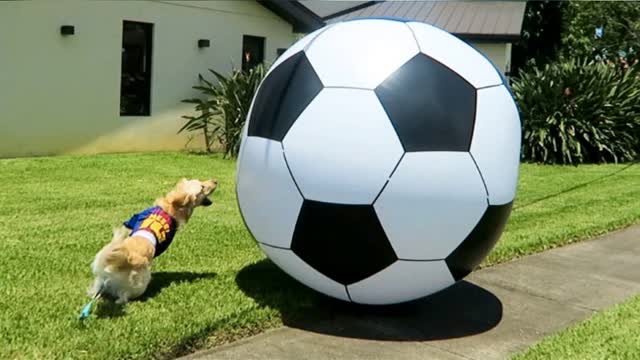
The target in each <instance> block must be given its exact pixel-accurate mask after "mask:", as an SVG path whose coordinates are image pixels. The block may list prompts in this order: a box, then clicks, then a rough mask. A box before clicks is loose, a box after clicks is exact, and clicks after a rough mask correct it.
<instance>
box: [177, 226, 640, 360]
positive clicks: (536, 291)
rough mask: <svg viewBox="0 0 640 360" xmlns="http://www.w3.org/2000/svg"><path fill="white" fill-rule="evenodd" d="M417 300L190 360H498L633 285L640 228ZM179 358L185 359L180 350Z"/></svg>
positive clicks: (494, 270) (639, 280) (354, 312)
mask: <svg viewBox="0 0 640 360" xmlns="http://www.w3.org/2000/svg"><path fill="white" fill-rule="evenodd" d="M467 280H468V282H467V281H465V282H461V283H459V284H457V285H455V286H453V287H451V288H450V289H448V290H446V291H444V292H442V293H440V294H437V295H435V296H433V297H430V298H427V299H425V300H421V301H417V302H414V303H410V304H405V305H404V306H397V307H391V308H382V309H380V308H369V307H364V308H363V307H355V306H352V305H345V306H344V307H343V309H342V310H339V311H338V314H337V315H336V317H335V319H332V320H330V321H326V322H321V323H315V324H304V323H294V324H287V325H288V326H286V327H283V328H280V329H275V330H272V331H269V332H266V333H264V334H261V335H258V336H255V337H252V338H249V339H245V340H242V341H239V342H236V343H233V344H230V345H227V346H223V347H219V348H215V349H212V350H207V351H203V352H199V353H196V354H193V355H191V356H188V357H187V358H188V359H198V360H205V359H207V360H214V359H216V360H217V359H237V360H240V359H242V360H249V359H261V360H262V359H309V360H315V359H341V360H346V359H394V360H395V359H443V360H460V359H477V360H489V359H505V358H508V357H509V355H510V354H513V353H516V352H518V351H521V350H523V349H525V348H527V347H528V346H529V345H531V344H533V343H535V342H537V341H539V340H540V339H541V338H542V337H543V336H545V335H548V334H551V333H554V332H556V331H558V330H561V329H563V328H566V327H567V326H569V325H571V324H573V323H576V322H578V321H581V320H583V319H586V318H588V317H589V316H591V315H592V313H593V312H594V311H596V310H599V309H603V308H607V307H610V306H612V305H614V304H616V303H619V302H621V301H623V300H625V299H627V298H628V297H630V296H632V295H634V294H638V293H640V226H635V227H631V228H628V229H626V230H622V231H619V232H615V233H612V234H609V235H607V236H604V237H602V238H599V239H595V240H591V241H585V242H581V243H578V244H574V245H569V246H566V247H563V248H559V249H554V250H550V251H547V252H544V253H542V254H537V255H532V256H529V257H526V258H523V259H521V260H517V261H514V262H511V263H506V264H502V265H497V266H494V267H491V268H487V269H484V270H480V271H477V272H475V273H473V274H472V275H471V276H469V277H468V279H467ZM185 359H186V358H185Z"/></svg>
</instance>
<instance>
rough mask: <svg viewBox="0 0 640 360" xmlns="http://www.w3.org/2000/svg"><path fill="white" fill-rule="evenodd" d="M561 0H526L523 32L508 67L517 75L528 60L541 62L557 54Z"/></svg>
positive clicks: (544, 62)
mask: <svg viewBox="0 0 640 360" xmlns="http://www.w3.org/2000/svg"><path fill="white" fill-rule="evenodd" d="M567 5H568V3H567V2H564V1H528V2H527V7H526V10H525V14H524V19H523V24H522V36H521V38H520V40H519V41H518V42H516V43H515V44H513V52H512V58H511V68H512V69H513V73H514V74H515V75H517V74H518V73H519V71H520V69H521V68H522V67H523V66H524V65H525V64H526V63H527V62H529V61H535V63H536V64H538V65H540V66H544V65H545V64H547V63H549V62H550V61H553V60H554V59H555V58H556V57H557V53H558V51H559V49H560V40H561V35H562V30H563V20H564V16H563V15H564V10H565V9H566V7H567Z"/></svg>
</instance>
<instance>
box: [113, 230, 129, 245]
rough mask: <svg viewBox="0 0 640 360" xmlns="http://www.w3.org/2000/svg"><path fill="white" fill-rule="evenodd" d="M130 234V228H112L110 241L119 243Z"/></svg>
mask: <svg viewBox="0 0 640 360" xmlns="http://www.w3.org/2000/svg"><path fill="white" fill-rule="evenodd" d="M130 234H131V230H129V229H127V228H126V227H124V226H121V227H117V228H113V238H112V239H111V242H113V243H116V244H117V243H121V242H123V241H124V239H126V238H128V237H129V235H130Z"/></svg>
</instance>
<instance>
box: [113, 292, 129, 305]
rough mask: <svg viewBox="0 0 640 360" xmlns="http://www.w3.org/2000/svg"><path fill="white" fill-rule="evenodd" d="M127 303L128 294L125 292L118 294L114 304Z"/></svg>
mask: <svg viewBox="0 0 640 360" xmlns="http://www.w3.org/2000/svg"><path fill="white" fill-rule="evenodd" d="M128 301H129V293H128V292H126V291H121V292H118V299H117V300H116V304H118V305H123V304H126V303H127V302H128Z"/></svg>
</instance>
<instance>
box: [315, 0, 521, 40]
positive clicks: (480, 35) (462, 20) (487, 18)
mask: <svg viewBox="0 0 640 360" xmlns="http://www.w3.org/2000/svg"><path fill="white" fill-rule="evenodd" d="M525 6H526V2H525V1H455V0H444V1H380V2H377V3H372V4H371V5H370V6H368V7H365V8H359V9H356V10H354V11H352V12H347V13H339V14H338V15H337V16H328V17H327V18H325V19H326V21H327V23H334V22H338V21H344V20H351V19H356V18H362V17H398V18H403V19H407V20H415V21H420V22H425V23H427V24H431V25H434V26H436V27H439V28H441V29H444V30H446V31H448V32H450V33H453V34H455V35H458V36H460V37H463V38H468V39H494V40H495V39H501V40H517V39H518V38H519V37H520V31H521V30H522V20H523V18H524V10H525Z"/></svg>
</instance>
